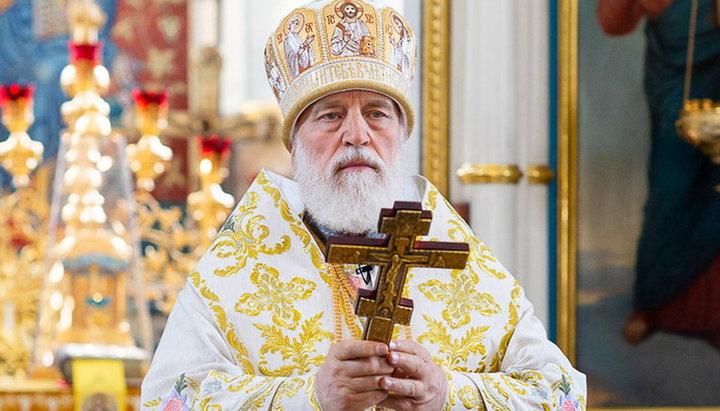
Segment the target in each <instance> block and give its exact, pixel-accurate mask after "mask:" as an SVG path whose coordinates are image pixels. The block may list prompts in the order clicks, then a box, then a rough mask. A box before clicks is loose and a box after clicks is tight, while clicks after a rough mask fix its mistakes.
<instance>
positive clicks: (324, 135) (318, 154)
mask: <svg viewBox="0 0 720 411" xmlns="http://www.w3.org/2000/svg"><path fill="white" fill-rule="evenodd" d="M296 130H297V131H296V136H295V138H296V139H297V140H299V141H300V142H301V143H302V145H303V147H305V149H306V150H307V151H308V152H309V153H311V155H312V156H313V157H314V159H315V161H316V163H317V164H318V165H320V166H321V167H322V168H323V169H325V170H327V168H329V167H332V168H333V170H329V171H330V172H332V173H333V176H334V177H336V178H342V177H343V176H344V175H347V174H349V173H368V172H375V173H378V172H380V171H381V170H380V168H381V167H378V165H376V164H372V163H371V162H367V161H350V162H347V163H340V164H333V159H334V158H338V157H340V156H341V155H342V154H343V153H344V152H345V151H347V150H348V149H350V148H352V147H356V148H360V147H362V148H367V149H370V150H372V151H374V153H375V154H377V157H379V159H380V160H382V162H383V163H384V164H385V165H388V164H390V163H391V162H392V161H394V159H396V158H397V155H398V151H399V150H400V149H401V146H402V140H403V138H404V137H403V135H402V134H403V131H402V124H401V119H400V111H399V108H398V106H397V104H396V103H395V102H394V101H393V100H392V99H390V98H389V97H386V96H384V95H382V94H378V93H375V92H372V91H360V90H352V91H344V92H340V93H335V94H331V95H329V96H325V97H323V98H322V99H320V100H318V101H316V102H315V103H313V104H312V105H311V106H310V107H308V108H307V109H305V111H304V112H303V113H302V114H301V115H300V117H299V119H298V123H297V128H296Z"/></svg>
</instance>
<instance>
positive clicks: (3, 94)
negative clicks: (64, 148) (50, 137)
mask: <svg viewBox="0 0 720 411" xmlns="http://www.w3.org/2000/svg"><path fill="white" fill-rule="evenodd" d="M32 94H33V88H32V87H31V86H22V85H18V84H11V85H8V86H0V108H2V123H3V124H4V125H5V127H7V129H8V130H9V131H10V136H8V139H7V140H5V141H3V142H2V143H0V165H2V166H3V167H4V168H5V169H6V170H7V171H8V172H9V173H10V174H11V175H12V177H13V184H15V186H16V187H27V185H28V184H29V183H30V177H29V174H30V172H32V171H33V170H34V169H35V168H36V167H37V166H38V164H39V163H40V160H41V159H42V153H43V145H42V143H40V142H38V141H33V140H31V139H30V136H29V135H28V133H27V130H28V128H30V125H32V123H33V121H35V116H34V115H33V99H32Z"/></svg>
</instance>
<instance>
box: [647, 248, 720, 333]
mask: <svg viewBox="0 0 720 411" xmlns="http://www.w3.org/2000/svg"><path fill="white" fill-rule="evenodd" d="M649 314H650V316H649V320H650V323H651V324H652V325H653V326H655V327H657V328H659V329H662V330H666V331H671V332H678V333H708V332H719V331H720V256H718V257H716V258H715V260H714V261H713V262H712V264H710V266H709V267H708V268H707V269H706V270H705V272H704V273H703V274H701V275H700V276H699V277H698V278H697V279H696V280H695V281H694V282H693V283H692V284H690V286H689V287H688V288H686V289H685V290H683V291H682V292H681V293H680V294H678V296H677V297H675V298H674V299H673V300H672V301H670V302H669V303H668V304H666V305H665V306H664V307H662V308H659V309H657V310H654V311H652V312H650V313H649Z"/></svg>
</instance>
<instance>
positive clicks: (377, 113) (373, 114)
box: [370, 111, 387, 118]
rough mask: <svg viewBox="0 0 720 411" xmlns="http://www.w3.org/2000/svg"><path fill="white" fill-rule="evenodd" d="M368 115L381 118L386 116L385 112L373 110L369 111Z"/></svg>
mask: <svg viewBox="0 0 720 411" xmlns="http://www.w3.org/2000/svg"><path fill="white" fill-rule="evenodd" d="M370 117H372V118H383V117H387V116H386V115H385V113H383V112H382V111H373V112H371V113H370Z"/></svg>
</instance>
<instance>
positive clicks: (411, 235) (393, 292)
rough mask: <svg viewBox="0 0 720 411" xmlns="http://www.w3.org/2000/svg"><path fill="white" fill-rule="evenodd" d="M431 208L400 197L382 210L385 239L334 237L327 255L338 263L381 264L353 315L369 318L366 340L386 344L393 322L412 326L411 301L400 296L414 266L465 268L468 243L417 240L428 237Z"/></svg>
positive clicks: (329, 260) (381, 222) (388, 340)
mask: <svg viewBox="0 0 720 411" xmlns="http://www.w3.org/2000/svg"><path fill="white" fill-rule="evenodd" d="M431 221H432V212H431V211H429V210H423V209H422V207H421V205H420V203H415V202H401V201H396V202H395V204H394V206H393V208H392V209H389V208H383V209H382V210H381V212H380V221H379V222H378V226H379V232H380V233H382V234H386V235H387V237H386V238H364V237H340V236H334V237H333V236H331V237H329V238H328V244H327V249H326V253H327V255H326V256H325V259H326V261H327V262H328V263H335V264H358V265H360V264H370V265H375V266H378V267H379V275H378V280H377V286H376V288H375V289H374V290H366V289H360V290H359V292H358V296H357V299H356V300H355V314H357V315H359V316H361V317H367V322H366V323H365V329H364V331H363V340H371V341H379V342H384V343H388V342H390V340H391V339H392V333H393V328H394V327H395V324H401V325H410V317H411V316H412V311H413V302H412V300H411V299H409V298H402V292H403V287H404V286H405V276H406V275H407V272H408V269H410V268H411V267H431V268H454V269H462V268H465V264H466V263H467V259H468V255H469V253H470V251H469V246H468V244H467V243H453V242H441V241H415V237H417V236H423V235H427V234H428V232H429V230H430V222H431Z"/></svg>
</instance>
